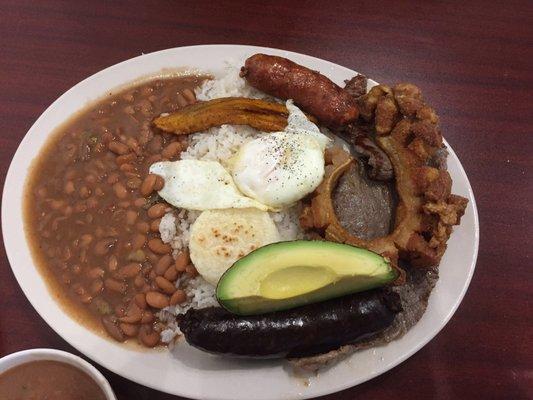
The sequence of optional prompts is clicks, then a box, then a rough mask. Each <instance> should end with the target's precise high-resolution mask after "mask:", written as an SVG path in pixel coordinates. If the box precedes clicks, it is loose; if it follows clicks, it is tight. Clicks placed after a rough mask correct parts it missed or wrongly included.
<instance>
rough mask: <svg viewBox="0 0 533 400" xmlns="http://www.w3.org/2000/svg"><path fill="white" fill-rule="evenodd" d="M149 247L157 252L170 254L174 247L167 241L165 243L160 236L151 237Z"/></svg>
mask: <svg viewBox="0 0 533 400" xmlns="http://www.w3.org/2000/svg"><path fill="white" fill-rule="evenodd" d="M148 248H149V249H150V250H152V251H153V252H154V253H156V254H168V253H170V252H172V247H171V246H170V245H169V244H167V243H163V241H162V240H161V239H159V238H153V239H150V240H149V241H148Z"/></svg>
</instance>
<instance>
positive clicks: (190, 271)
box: [185, 264, 198, 278]
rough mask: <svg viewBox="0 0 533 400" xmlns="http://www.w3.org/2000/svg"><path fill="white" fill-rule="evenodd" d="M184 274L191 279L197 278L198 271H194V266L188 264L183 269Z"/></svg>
mask: <svg viewBox="0 0 533 400" xmlns="http://www.w3.org/2000/svg"><path fill="white" fill-rule="evenodd" d="M185 272H186V273H187V274H188V275H189V276H191V277H192V278H194V277H195V276H198V271H197V270H196V268H194V265H192V264H189V265H187V266H186V267H185Z"/></svg>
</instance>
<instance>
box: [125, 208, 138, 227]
mask: <svg viewBox="0 0 533 400" xmlns="http://www.w3.org/2000/svg"><path fill="white" fill-rule="evenodd" d="M138 216H139V214H138V213H137V211H133V210H128V211H126V223H127V224H128V225H133V224H134V223H135V221H136V220H137V217H138Z"/></svg>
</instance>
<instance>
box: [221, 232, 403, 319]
mask: <svg viewBox="0 0 533 400" xmlns="http://www.w3.org/2000/svg"><path fill="white" fill-rule="evenodd" d="M397 277H398V272H397V271H396V270H395V269H393V268H392V267H391V265H390V262H389V261H388V260H387V259H385V258H384V257H382V256H380V255H379V254H376V253H374V252H372V251H370V250H366V249H363V248H359V247H354V246H350V245H347V244H341V243H334V242H323V241H314V240H296V241H291V242H278V243H273V244H269V245H267V246H263V247H260V248H259V249H257V250H255V251H253V252H251V253H250V254H248V255H247V256H245V257H243V258H241V259H239V260H238V261H237V262H236V263H235V264H233V265H232V266H231V268H229V269H228V270H227V271H226V272H225V273H224V275H222V277H221V278H220V281H219V282H218V286H217V290H216V295H217V299H218V301H219V303H220V304H221V305H222V306H223V307H224V308H226V309H227V310H228V311H231V312H233V313H235V314H239V315H253V314H263V313H267V312H272V311H279V310H286V309H289V308H294V307H298V306H302V305H305V304H309V303H317V302H320V301H324V300H328V299H331V298H334V297H340V296H344V295H346V294H350V293H356V292H362V291H365V290H369V289H373V288H376V287H379V286H383V285H385V284H387V283H389V282H392V281H394V280H395V279H396V278H397Z"/></svg>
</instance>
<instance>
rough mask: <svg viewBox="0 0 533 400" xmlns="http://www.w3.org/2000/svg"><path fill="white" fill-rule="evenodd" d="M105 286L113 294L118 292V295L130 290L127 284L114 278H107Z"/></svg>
mask: <svg viewBox="0 0 533 400" xmlns="http://www.w3.org/2000/svg"><path fill="white" fill-rule="evenodd" d="M104 286H105V288H106V289H107V290H109V291H111V292H117V293H122V294H124V293H126V290H128V287H127V286H126V283H125V282H121V281H117V280H116V279H113V278H107V279H106V280H105V281H104Z"/></svg>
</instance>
